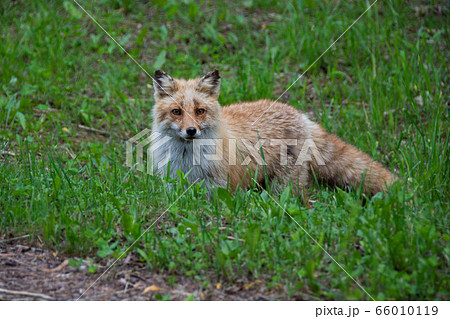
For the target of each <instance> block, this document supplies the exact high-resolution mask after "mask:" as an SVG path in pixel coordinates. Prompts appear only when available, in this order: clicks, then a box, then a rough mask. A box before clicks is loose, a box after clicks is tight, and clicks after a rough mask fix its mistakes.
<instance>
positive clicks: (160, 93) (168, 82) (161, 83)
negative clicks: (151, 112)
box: [153, 70, 177, 99]
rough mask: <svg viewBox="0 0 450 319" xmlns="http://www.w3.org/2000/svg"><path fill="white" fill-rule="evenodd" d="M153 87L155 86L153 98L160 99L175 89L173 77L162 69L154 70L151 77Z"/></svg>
mask: <svg viewBox="0 0 450 319" xmlns="http://www.w3.org/2000/svg"><path fill="white" fill-rule="evenodd" d="M153 87H154V88H155V99H161V98H163V97H166V96H170V95H172V94H173V93H174V92H175V91H176V90H177V84H176V83H175V81H174V79H173V78H172V77H171V76H170V75H169V74H167V73H166V72H164V71H161V70H156V71H155V76H154V77H153Z"/></svg>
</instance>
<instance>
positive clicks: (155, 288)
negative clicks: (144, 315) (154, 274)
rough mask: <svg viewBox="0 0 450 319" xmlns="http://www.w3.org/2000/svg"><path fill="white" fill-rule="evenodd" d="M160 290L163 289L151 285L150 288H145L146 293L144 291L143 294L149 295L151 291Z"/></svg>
mask: <svg viewBox="0 0 450 319" xmlns="http://www.w3.org/2000/svg"><path fill="white" fill-rule="evenodd" d="M160 289H161V288H159V287H158V286H155V285H151V286H150V287H147V288H145V289H144V291H143V292H142V293H143V294H145V293H147V292H149V291H158V290H160Z"/></svg>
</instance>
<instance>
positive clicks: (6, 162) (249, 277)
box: [0, 0, 450, 300]
mask: <svg viewBox="0 0 450 319" xmlns="http://www.w3.org/2000/svg"><path fill="white" fill-rule="evenodd" d="M80 3H81V4H82V5H83V6H84V7H85V8H86V10H88V11H89V12H90V13H91V14H92V15H93V16H94V17H96V19H97V20H98V21H99V23H100V24H101V25H102V26H104V28H105V29H106V30H108V31H109V32H110V33H111V34H112V36H114V37H115V38H116V39H117V40H118V41H119V42H120V43H121V44H122V45H123V46H124V47H125V48H126V49H127V50H128V51H129V53H130V54H131V55H132V56H134V57H135V58H136V60H137V61H139V63H141V64H142V65H143V67H144V68H146V69H147V70H148V71H149V73H151V74H152V73H153V71H154V70H155V69H157V68H163V69H164V70H166V71H167V72H169V73H170V74H171V75H173V76H177V77H185V78H188V77H189V78H190V77H195V76H198V75H200V74H202V73H204V72H206V71H208V70H210V69H213V68H218V69H220V70H221V72H222V78H223V81H222V90H221V96H220V102H221V103H222V104H223V105H226V104H228V103H232V102H237V101H245V100H252V99H260V98H271V99H276V98H278V96H279V95H280V94H281V93H282V92H283V91H284V90H285V89H286V88H287V87H288V86H289V85H290V84H291V83H292V82H293V81H295V79H297V77H298V76H299V75H300V74H301V73H303V71H304V70H305V69H306V68H307V67H308V66H309V65H310V64H311V63H312V62H313V61H314V60H315V59H316V58H317V57H318V56H319V55H320V54H321V53H322V52H323V51H324V50H325V49H326V48H328V46H329V45H330V44H331V43H332V42H333V41H334V40H335V39H336V38H337V37H338V36H339V35H340V34H341V33H342V32H343V31H344V30H345V29H346V28H347V27H348V26H349V25H350V24H351V23H352V22H353V21H354V20H355V19H356V18H357V17H358V16H359V15H360V14H361V13H362V12H363V11H364V10H365V8H367V6H368V2H366V1H294V2H290V1H263V0H254V1H251V0H250V1H243V2H239V4H237V5H233V6H229V5H228V2H227V1H204V2H194V1H190V0H185V1H173V0H168V1H167V0H158V1H157V0H153V1H152V2H151V3H150V4H146V2H145V1H137V2H133V1H127V0H111V1H108V0H99V1H80ZM0 13H1V15H0V30H1V39H0V57H1V59H2V62H1V63H0V90H1V95H0V152H10V153H14V154H15V155H14V156H13V155H11V154H6V153H5V154H3V155H1V157H0V214H1V215H0V234H1V235H0V237H3V238H7V237H11V236H20V235H23V234H30V235H31V240H35V239H37V238H39V239H41V240H42V241H43V242H44V243H45V245H46V246H47V247H49V248H51V249H56V250H60V251H61V252H64V253H66V254H68V255H71V256H76V257H81V258H88V257H92V256H96V257H95V258H97V261H98V262H99V263H103V264H105V263H106V262H107V261H111V260H112V258H117V257H119V256H120V254H121V253H122V252H123V251H124V250H125V249H126V248H127V247H129V245H130V244H131V243H133V241H134V240H135V239H137V238H138V237H139V236H140V234H141V233H142V232H143V231H144V230H145V229H146V228H147V227H148V226H150V225H151V224H152V223H153V221H154V220H155V219H156V218H157V217H158V216H159V215H160V214H162V213H163V212H164V211H165V210H166V209H167V208H168V207H170V208H169V209H168V211H167V213H166V214H165V215H164V217H162V218H161V219H160V220H159V221H158V222H157V223H156V224H155V225H154V226H153V227H152V228H151V229H150V230H149V231H148V232H147V233H146V234H145V235H143V236H142V238H141V240H140V241H139V242H138V243H136V245H135V247H133V249H131V250H130V252H129V253H136V254H138V255H139V256H140V257H141V258H142V260H143V261H146V262H147V263H148V267H149V268H150V269H152V270H154V271H160V272H165V273H169V274H170V275H171V276H173V277H172V278H176V277H178V276H191V277H193V278H195V279H196V280H198V282H199V285H200V284H202V285H204V286H208V285H214V284H215V282H213V281H214V280H220V281H222V282H223V283H224V285H225V286H226V285H231V284H233V283H235V282H237V281H238V280H239V281H242V280H243V281H244V282H250V281H254V280H256V279H262V280H263V281H264V283H265V286H266V287H267V289H268V290H270V289H277V287H279V285H280V284H281V285H282V286H283V287H284V288H285V295H284V297H283V298H288V297H292V298H300V299H302V298H305V299H338V300H342V299H362V300H366V299H369V298H368V296H367V295H366V294H365V293H364V292H363V291H362V290H361V289H360V288H358V286H357V285H356V284H355V283H354V282H353V281H352V280H351V279H350V278H349V277H348V276H347V275H346V274H345V273H344V272H343V271H342V270H341V269H340V268H339V266H338V265H336V264H335V263H334V262H332V261H331V260H330V259H329V257H328V256H327V255H326V254H325V253H324V252H323V251H322V250H321V248H319V247H318V246H317V245H315V244H314V243H313V242H312V241H311V240H310V238H309V237H308V236H306V234H305V233H304V232H303V231H302V230H301V229H300V228H299V227H298V226H297V225H296V224H295V223H294V222H293V221H292V220H291V219H290V218H289V217H288V216H287V215H286V214H284V213H283V211H282V210H281V209H280V207H279V206H278V204H276V203H275V202H274V200H272V199H271V197H270V196H276V200H277V201H280V204H281V206H282V207H283V208H284V209H286V210H287V211H288V212H289V213H290V214H291V215H292V216H293V217H294V218H295V220H296V221H297V222H298V223H299V224H300V225H302V226H303V227H304V228H305V229H306V230H307V231H308V232H309V233H310V234H311V236H312V237H314V238H315V239H316V240H317V241H318V242H319V243H320V244H321V245H322V246H323V247H324V248H325V249H326V250H327V251H328V252H329V253H330V254H331V255H332V256H333V257H334V258H335V259H336V260H337V261H338V262H339V263H341V264H342V265H343V266H344V268H346V270H347V271H348V272H349V273H350V274H351V275H352V276H353V277H354V278H355V279H357V280H358V281H359V282H360V283H361V284H362V285H363V286H364V288H365V289H366V290H367V291H368V292H369V293H370V294H371V295H372V296H373V297H374V298H375V299H377V300H393V299H394V300H398V299H448V298H450V296H449V291H448V287H449V286H450V283H449V276H448V270H449V256H450V244H449V239H450V234H449V211H450V205H449V204H450V202H449V197H450V192H449V168H450V165H449V149H448V145H449V109H448V107H449V106H448V105H449V87H448V83H449V70H448V65H449V57H448V49H449V42H448V39H449V36H448V27H447V26H448V7H446V6H445V1H407V2H406V3H405V2H404V1H378V3H377V4H376V5H375V6H374V7H373V8H372V9H371V10H369V11H368V12H367V14H366V15H365V16H364V17H362V18H361V20H360V21H359V22H358V23H356V24H355V25H354V26H353V28H352V29H351V30H350V31H349V32H348V33H347V34H345V35H344V36H343V37H342V38H341V39H340V40H339V41H338V42H337V44H336V45H335V46H334V47H333V48H332V49H330V51H329V52H327V53H326V54H325V55H324V56H323V57H322V58H321V59H320V60H319V61H318V62H317V63H316V64H315V65H314V66H313V67H312V68H311V69H310V70H309V71H308V72H307V74H306V75H305V76H304V77H303V78H302V79H301V80H299V81H298V82H297V83H296V84H295V85H294V86H293V87H292V88H291V89H290V90H289V91H288V93H286V95H285V96H283V98H282V100H283V101H286V102H288V103H291V104H292V105H294V106H296V107H298V108H299V109H300V110H302V111H303V112H305V113H307V114H308V115H310V117H311V118H312V119H314V120H316V121H317V122H319V123H321V124H322V125H323V126H324V127H325V128H326V129H327V130H328V131H329V132H331V133H335V134H337V135H339V136H341V137H342V138H343V139H344V140H345V141H347V142H349V143H352V144H354V145H356V146H357V147H358V148H359V149H361V150H363V151H365V152H367V153H368V154H370V155H371V156H373V157H374V158H375V159H377V160H379V161H381V162H382V163H383V164H384V165H386V166H387V167H388V168H390V169H391V170H393V171H395V172H396V173H397V174H398V176H400V177H401V179H402V180H403V181H406V180H408V179H410V182H409V183H408V187H406V186H405V182H400V183H398V184H395V185H394V186H393V187H392V188H391V189H390V191H389V192H388V193H387V194H384V195H383V194H378V195H376V196H375V197H373V198H372V199H366V198H364V196H363V195H361V194H359V192H358V191H356V190H354V191H350V192H344V191H341V190H338V189H330V188H326V187H321V186H318V185H316V186H315V187H314V188H313V189H312V190H311V196H310V197H311V198H313V199H314V200H315V201H316V202H315V203H314V209H312V210H308V209H307V208H306V207H304V205H302V204H301V203H300V201H299V200H298V199H295V198H290V196H288V193H287V192H288V191H286V192H285V193H283V195H276V194H272V195H270V196H269V194H268V193H266V192H265V191H263V192H257V191H247V192H244V191H240V192H238V193H236V194H234V195H231V194H229V193H227V192H226V191H224V190H219V191H215V192H214V195H213V197H212V198H208V197H206V196H205V194H204V190H202V189H201V188H200V187H199V186H198V185H194V186H193V187H191V188H190V189H189V190H188V191H187V192H186V194H185V195H184V196H182V197H181V198H179V200H178V201H176V202H175V200H176V199H177V198H178V197H179V196H180V195H181V194H182V193H183V191H184V190H185V188H184V187H182V185H183V180H181V181H173V184H174V187H173V188H172V189H171V190H170V191H167V190H166V189H165V188H164V187H162V185H163V183H162V182H161V179H160V178H159V177H155V176H150V175H146V174H141V173H140V172H136V171H131V170H130V169H129V168H127V167H126V166H125V165H124V163H125V140H126V139H128V138H130V137H132V136H133V135H135V134H137V133H138V132H139V131H141V130H142V129H144V128H150V127H151V109H152V104H153V96H152V95H153V91H152V88H151V87H150V85H151V80H150V79H149V78H148V77H147V76H146V75H145V74H144V73H143V72H142V71H141V70H140V69H139V67H138V66H136V65H135V64H134V63H133V61H131V59H129V58H128V57H127V56H126V55H125V54H124V53H123V52H122V51H121V50H120V49H119V48H118V47H117V45H116V44H114V43H113V42H112V41H111V40H110V39H109V38H108V37H107V36H106V35H105V34H104V33H103V32H102V31H101V30H100V29H99V28H98V27H97V26H96V25H95V24H94V23H93V22H92V21H91V20H90V19H89V18H88V17H87V16H86V15H85V14H84V13H82V12H81V11H80V10H79V9H77V7H76V5H75V4H74V3H73V2H71V1H3V2H2V4H1V5H0ZM80 124H81V125H84V126H89V127H93V128H96V129H99V130H102V131H105V132H109V135H108V134H97V133H95V132H90V131H87V130H85V129H82V128H80V127H79V126H78V125H80ZM357 247H358V248H357Z"/></svg>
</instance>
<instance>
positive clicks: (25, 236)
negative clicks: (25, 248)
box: [0, 235, 30, 243]
mask: <svg viewBox="0 0 450 319" xmlns="http://www.w3.org/2000/svg"><path fill="white" fill-rule="evenodd" d="M28 237H30V235H23V236H20V237H14V238H9V239H2V240H0V243H5V242H8V241H13V240H16V239H22V238H28Z"/></svg>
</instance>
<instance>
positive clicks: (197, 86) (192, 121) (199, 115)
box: [153, 70, 220, 141]
mask: <svg viewBox="0 0 450 319" xmlns="http://www.w3.org/2000/svg"><path fill="white" fill-rule="evenodd" d="M153 86H154V88H155V102H156V103H155V107H154V113H153V120H154V127H157V128H158V130H159V131H160V132H161V133H164V134H167V135H169V136H172V137H176V138H180V139H182V140H185V141H192V140H193V139H195V138H200V137H202V138H210V137H211V135H212V133H213V132H215V130H216V128H217V125H219V122H220V105H219V102H218V98H219V91H220V75H219V71H217V70H214V71H212V72H209V73H208V74H206V75H205V76H203V77H202V78H200V79H194V80H181V79H173V78H172V77H171V76H170V75H169V74H167V73H165V72H164V71H160V70H158V71H156V72H155V76H154V80H153Z"/></svg>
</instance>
